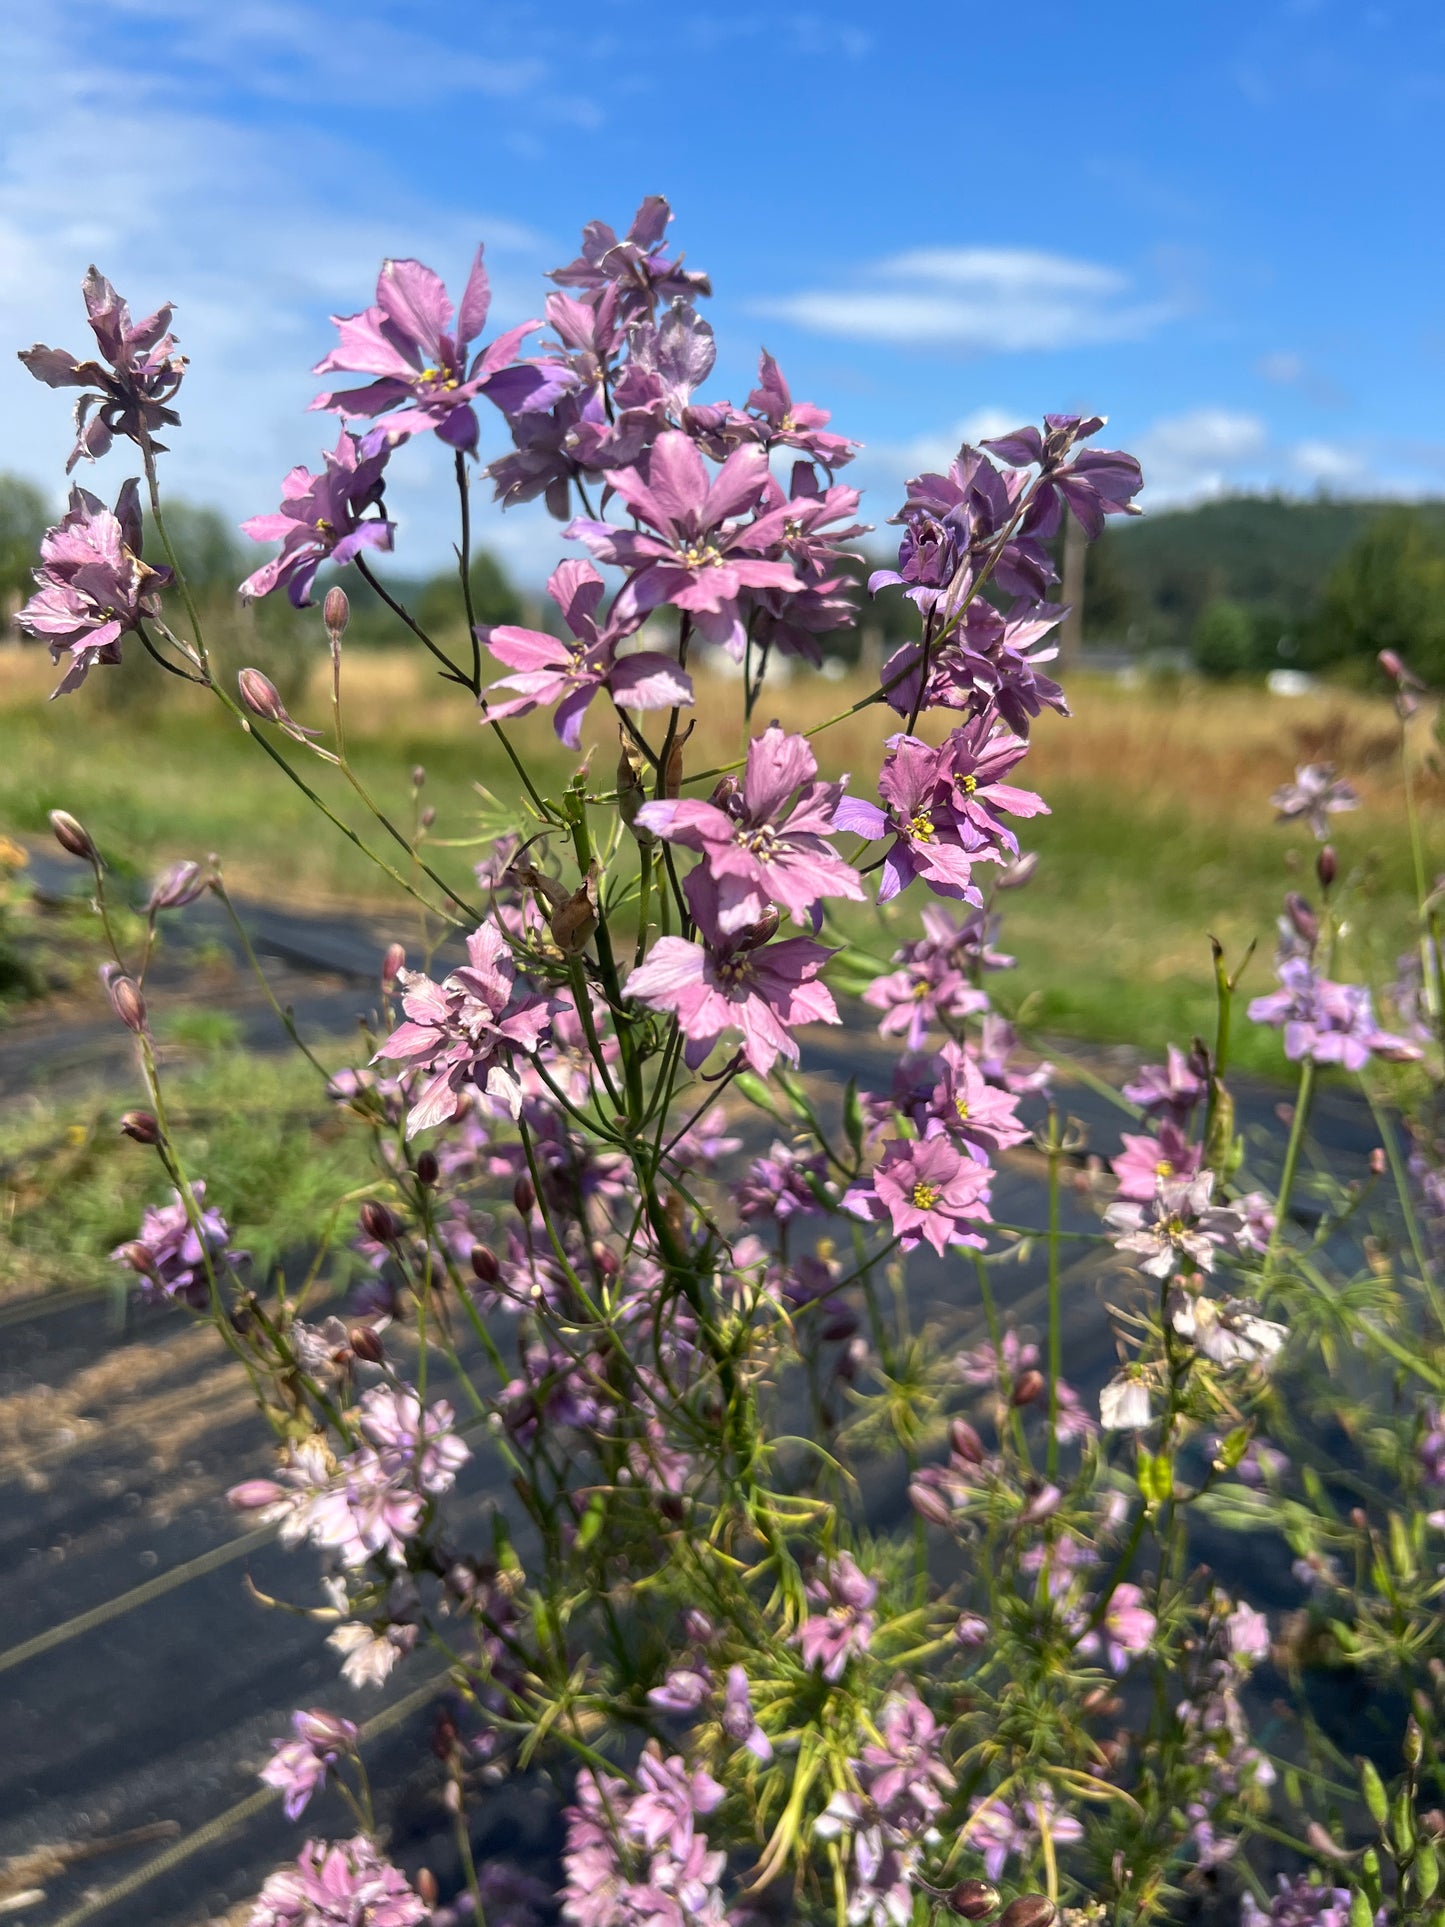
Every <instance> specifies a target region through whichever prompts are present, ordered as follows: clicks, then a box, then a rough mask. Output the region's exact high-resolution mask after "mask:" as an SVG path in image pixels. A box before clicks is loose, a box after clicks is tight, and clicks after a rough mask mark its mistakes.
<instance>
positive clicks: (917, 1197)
mask: <svg viewBox="0 0 1445 1927" xmlns="http://www.w3.org/2000/svg"><path fill="white" fill-rule="evenodd" d="M913 1202H914V1204H916V1205H917V1207H918V1209H919V1210H920V1211H931V1210H932V1209H933V1207H934V1205H936V1204H937V1203H938V1186H937V1185H936V1184H915V1185H914V1187H913Z"/></svg>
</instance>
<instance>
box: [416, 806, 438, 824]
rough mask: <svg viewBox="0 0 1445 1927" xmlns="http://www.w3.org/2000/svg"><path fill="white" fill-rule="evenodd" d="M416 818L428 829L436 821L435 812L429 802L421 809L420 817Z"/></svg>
mask: <svg viewBox="0 0 1445 1927" xmlns="http://www.w3.org/2000/svg"><path fill="white" fill-rule="evenodd" d="M417 820H418V821H419V822H420V824H421V826H422V828H423V829H424V830H429V829H430V828H431V826H432V824H433V823H435V822H436V820H437V813H436V811H435V810H434V809H433V808H432V806H431V804H430V803H428V804H427V806H426V808H425V809H424V810H423V811H422V813H421V815H420V817H419V818H418V819H417Z"/></svg>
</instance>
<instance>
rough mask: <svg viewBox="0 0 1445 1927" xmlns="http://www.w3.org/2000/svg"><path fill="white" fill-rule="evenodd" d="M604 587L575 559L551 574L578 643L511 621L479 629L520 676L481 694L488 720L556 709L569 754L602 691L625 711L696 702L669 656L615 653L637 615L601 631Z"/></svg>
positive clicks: (555, 723) (555, 721) (551, 590)
mask: <svg viewBox="0 0 1445 1927" xmlns="http://www.w3.org/2000/svg"><path fill="white" fill-rule="evenodd" d="M605 586H606V585H605V584H604V582H603V580H602V578H601V576H600V575H598V573H597V571H596V570H595V569H594V568H593V567H592V564H591V563H590V562H582V561H579V560H577V559H576V558H575V557H568V559H567V560H566V561H564V562H559V563H558V565H557V567H556V568H555V569H554V570H553V571H552V574H551V576H550V577H549V578H548V582H547V593H548V595H550V596H551V598H552V600H553V601H554V602H555V603H556V605H557V607H558V608H559V609H560V610H561V612H562V620H563V621H564V622H565V623H566V625H567V627H568V628H569V629H570V630H571V631H572V634H573V636H574V637H575V638H576V640H575V641H573V642H570V643H569V642H565V641H563V640H562V639H561V638H560V637H558V636H549V635H547V634H546V633H545V632H543V631H542V630H538V629H522V628H518V627H516V626H515V625H514V624H512V623H497V624H494V625H491V626H488V625H485V624H484V625H482V626H481V627H479V628H478V630H477V635H478V637H479V638H480V639H481V641H482V642H484V643H485V644H486V645H487V647H488V649H490V650H491V652H492V654H493V655H494V656H495V657H497V659H498V661H500V662H504V663H506V665H507V666H508V668H510V669H512V670H514V671H515V672H516V673H515V674H513V675H510V676H503V677H502V678H501V680H500V681H498V682H496V683H493V684H492V686H491V687H490V688H489V689H487V690H485V691H484V692H483V694H484V696H485V699H486V710H485V714H484V718H483V720H484V721H486V722H496V721H500V720H502V719H504V718H506V717H508V716H525V715H527V714H528V713H529V712H530V711H532V710H534V709H537V708H539V707H541V708H549V707H551V706H552V705H553V704H555V705H556V714H555V715H554V716H553V718H552V727H553V728H554V729H555V730H556V732H557V735H558V736H559V738H560V739H561V740H562V742H564V743H565V744H566V745H567V747H568V748H569V749H576V748H577V747H578V745H579V744H580V742H581V740H582V718H583V717H584V716H585V715H586V713H587V709H588V705H589V704H590V703H591V701H592V699H593V697H594V696H595V695H597V693H598V691H599V690H602V689H606V690H608V691H609V692H610V694H611V696H612V700H613V701H614V702H615V703H616V704H617V706H618V707H619V708H620V709H669V708H674V707H679V706H681V705H683V704H689V703H691V702H692V700H693V694H692V680H691V678H690V677H689V676H688V675H687V673H686V671H685V670H682V669H680V668H679V667H678V665H677V663H676V662H675V661H674V660H673V658H672V657H671V656H664V655H662V654H661V653H660V652H659V651H657V650H655V649H642V650H637V651H635V652H634V653H633V654H631V655H627V656H619V655H618V654H617V645H618V644H619V643H620V642H622V641H623V640H624V639H625V638H626V637H627V636H629V635H631V634H632V633H633V631H634V630H635V629H636V627H637V623H638V620H639V618H638V617H637V616H636V614H634V615H633V616H632V617H631V618H630V619H626V618H619V617H618V615H617V612H616V610H615V609H614V610H613V612H612V615H611V617H610V618H609V619H608V620H607V621H605V622H604V623H603V624H601V625H600V626H599V624H598V621H597V608H598V604H599V603H600V602H601V600H602V596H603V591H604V589H605Z"/></svg>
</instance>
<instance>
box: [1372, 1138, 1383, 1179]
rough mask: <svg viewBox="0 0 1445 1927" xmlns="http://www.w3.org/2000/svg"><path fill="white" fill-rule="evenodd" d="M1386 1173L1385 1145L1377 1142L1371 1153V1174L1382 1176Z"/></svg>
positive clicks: (1373, 1176) (1374, 1176) (1376, 1176)
mask: <svg viewBox="0 0 1445 1927" xmlns="http://www.w3.org/2000/svg"><path fill="white" fill-rule="evenodd" d="M1384 1175H1385V1147H1384V1145H1383V1144H1377V1145H1376V1146H1375V1148H1374V1150H1373V1151H1371V1153H1370V1176H1371V1177H1372V1178H1382V1177H1384Z"/></svg>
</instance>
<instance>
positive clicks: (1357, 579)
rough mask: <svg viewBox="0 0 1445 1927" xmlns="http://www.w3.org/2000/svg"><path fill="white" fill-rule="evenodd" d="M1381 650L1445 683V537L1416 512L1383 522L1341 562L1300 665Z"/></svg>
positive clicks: (1396, 512) (1395, 512) (1391, 515)
mask: <svg viewBox="0 0 1445 1927" xmlns="http://www.w3.org/2000/svg"><path fill="white" fill-rule="evenodd" d="M1381 649H1393V650H1395V651H1396V652H1397V653H1398V654H1399V655H1401V656H1403V657H1404V658H1405V660H1406V661H1407V662H1408V663H1410V664H1411V666H1412V667H1413V668H1415V669H1416V670H1418V671H1419V673H1420V674H1421V675H1424V676H1426V677H1429V678H1430V679H1431V680H1432V681H1438V680H1440V679H1441V678H1442V677H1445V536H1442V534H1441V532H1440V529H1439V526H1438V524H1432V523H1430V522H1427V521H1426V519H1425V518H1424V517H1423V516H1422V515H1421V514H1420V512H1419V511H1418V510H1417V509H1411V508H1400V509H1392V510H1390V511H1388V512H1387V513H1385V514H1383V515H1381V516H1380V517H1379V518H1378V519H1377V520H1376V521H1375V522H1373V523H1372V524H1371V525H1370V527H1369V528H1367V529H1366V530H1365V532H1364V534H1363V535H1361V536H1360V537H1359V538H1358V540H1357V541H1356V542H1355V543H1354V545H1353V546H1352V547H1351V548H1350V550H1349V551H1348V553H1347V554H1346V555H1344V556H1343V557H1342V558H1341V560H1340V561H1339V563H1338V564H1337V565H1336V567H1335V569H1334V570H1333V572H1332V573H1331V575H1330V576H1329V578H1328V580H1327V582H1326V583H1325V588H1324V594H1323V595H1322V597H1321V599H1320V607H1319V613H1318V615H1317V617H1316V619H1315V621H1314V622H1313V623H1312V624H1311V625H1310V628H1309V631H1308V633H1307V635H1306V636H1305V638H1304V642H1303V647H1302V648H1301V652H1300V660H1301V661H1302V662H1304V663H1306V664H1307V665H1310V666H1314V665H1320V666H1323V665H1325V664H1328V663H1334V662H1343V661H1346V660H1348V659H1349V658H1351V657H1361V656H1365V657H1368V656H1373V655H1375V654H1376V653H1377V651H1379V650H1381Z"/></svg>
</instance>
